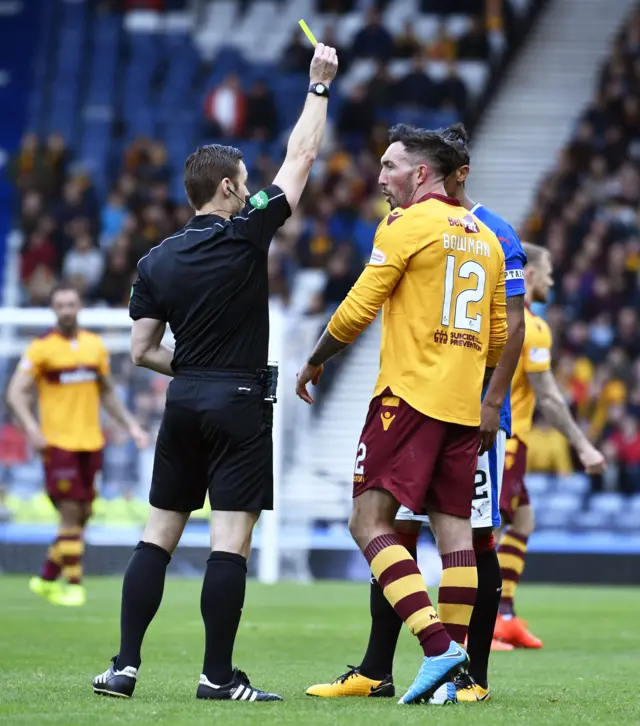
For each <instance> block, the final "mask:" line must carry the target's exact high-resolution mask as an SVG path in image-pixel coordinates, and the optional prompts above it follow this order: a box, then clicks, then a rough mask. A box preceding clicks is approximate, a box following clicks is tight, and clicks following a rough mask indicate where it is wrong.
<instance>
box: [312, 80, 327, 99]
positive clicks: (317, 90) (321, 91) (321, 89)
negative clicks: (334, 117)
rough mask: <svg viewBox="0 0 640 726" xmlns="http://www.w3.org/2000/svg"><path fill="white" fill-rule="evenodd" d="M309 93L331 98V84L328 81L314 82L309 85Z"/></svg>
mask: <svg viewBox="0 0 640 726" xmlns="http://www.w3.org/2000/svg"><path fill="white" fill-rule="evenodd" d="M309 93H313V94H315V95H316V96H324V97H325V98H329V84H328V83H312V84H311V85H310V86H309Z"/></svg>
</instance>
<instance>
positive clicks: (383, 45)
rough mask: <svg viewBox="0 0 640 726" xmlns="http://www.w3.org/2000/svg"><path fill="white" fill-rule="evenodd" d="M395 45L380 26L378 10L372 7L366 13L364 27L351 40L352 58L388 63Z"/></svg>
mask: <svg viewBox="0 0 640 726" xmlns="http://www.w3.org/2000/svg"><path fill="white" fill-rule="evenodd" d="M394 52H395V44H394V42H393V36H392V35H391V33H390V32H389V31H388V30H387V29H386V28H385V27H384V26H383V25H382V17H381V14H380V10H379V9H378V8H377V7H375V6H373V7H370V8H369V9H368V11H367V22H366V25H365V26H364V27H363V28H361V29H360V30H359V31H358V32H357V33H356V36H355V38H354V39H353V45H352V48H351V54H352V56H353V57H354V58H373V59H374V60H381V61H388V60H390V59H391V58H393V55H394Z"/></svg>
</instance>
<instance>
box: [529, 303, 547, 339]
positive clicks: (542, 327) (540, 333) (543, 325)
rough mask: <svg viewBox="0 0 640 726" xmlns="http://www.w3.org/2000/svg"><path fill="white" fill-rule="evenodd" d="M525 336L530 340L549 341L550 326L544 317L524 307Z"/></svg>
mask: <svg viewBox="0 0 640 726" xmlns="http://www.w3.org/2000/svg"><path fill="white" fill-rule="evenodd" d="M525 336H526V337H527V338H528V339H530V340H532V341H533V340H536V341H546V340H548V341H551V328H550V327H549V323H547V321H546V320H545V319H544V318H541V317H540V316H539V315H536V314H535V313H533V312H532V311H531V310H530V309H529V308H528V307H526V308H525Z"/></svg>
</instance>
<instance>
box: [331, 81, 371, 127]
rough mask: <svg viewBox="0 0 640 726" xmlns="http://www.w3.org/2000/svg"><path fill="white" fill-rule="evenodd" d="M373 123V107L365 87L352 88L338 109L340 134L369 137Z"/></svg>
mask: <svg viewBox="0 0 640 726" xmlns="http://www.w3.org/2000/svg"><path fill="white" fill-rule="evenodd" d="M374 121H375V106H374V104H373V101H372V100H371V98H370V97H369V95H368V94H367V89H366V87H365V86H354V87H353V88H352V90H351V92H350V93H349V95H348V96H347V98H346V100H345V102H344V103H343V104H342V106H341V108H340V115H339V117H338V132H339V133H340V134H363V135H369V133H370V132H371V129H372V128H373V124H374Z"/></svg>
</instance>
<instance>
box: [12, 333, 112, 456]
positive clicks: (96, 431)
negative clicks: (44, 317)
mask: <svg viewBox="0 0 640 726" xmlns="http://www.w3.org/2000/svg"><path fill="white" fill-rule="evenodd" d="M18 367H19V369H20V370H21V371H23V372H25V373H30V374H31V375H33V376H34V378H35V380H36V384H37V390H38V409H39V416H40V427H41V429H42V434H43V436H44V438H45V439H46V441H47V444H49V446H53V447H55V448H58V449H64V450H65V451H98V450H100V449H102V448H103V446H104V436H103V433H102V428H101V426H100V377H101V376H106V375H108V374H109V354H108V352H107V349H106V348H105V346H104V343H103V342H102V340H101V339H100V337H99V336H98V335H96V334H95V333H90V332H88V331H85V330H80V331H78V334H77V337H75V338H73V339H70V338H66V337H65V336H63V335H61V334H60V333H59V332H57V331H51V332H50V333H47V334H46V335H43V336H42V337H40V338H36V339H35V340H33V341H32V342H31V343H30V344H29V347H28V348H27V350H26V351H25V352H24V355H23V356H22V359H21V360H20V363H19V366H18Z"/></svg>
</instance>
